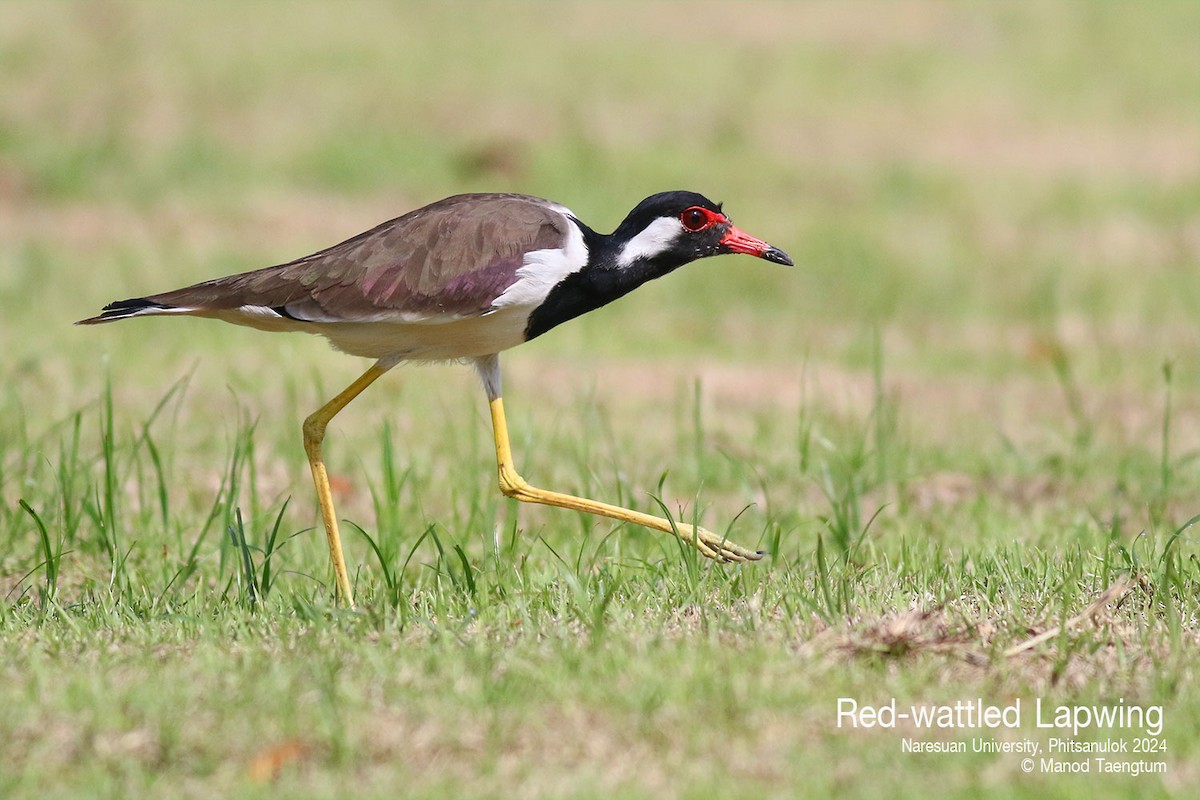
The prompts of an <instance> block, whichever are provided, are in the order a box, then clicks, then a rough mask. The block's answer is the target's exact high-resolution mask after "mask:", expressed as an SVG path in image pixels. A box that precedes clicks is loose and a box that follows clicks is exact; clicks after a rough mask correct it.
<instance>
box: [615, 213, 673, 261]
mask: <svg viewBox="0 0 1200 800" xmlns="http://www.w3.org/2000/svg"><path fill="white" fill-rule="evenodd" d="M682 235H683V223H682V222H680V221H679V220H678V219H677V218H675V217H659V218H658V219H656V220H654V221H653V222H651V223H650V224H649V225H647V226H646V227H645V229H643V230H642V232H641V233H639V234H638V235H637V236H634V237H633V238H632V239H630V240H629V241H628V242H626V243H625V246H624V247H622V248H621V252H620V253H618V254H617V267H619V268H622V269H623V268H625V267H628V266H630V265H631V264H633V263H634V262H635V261H640V260H643V259H653V258H655V257H656V256H659V255H662V254H663V253H665V252H666V251H667V250H670V249H671V246H672V245H673V244H675V241H676V240H677V239H678V238H679V237H680V236H682Z"/></svg>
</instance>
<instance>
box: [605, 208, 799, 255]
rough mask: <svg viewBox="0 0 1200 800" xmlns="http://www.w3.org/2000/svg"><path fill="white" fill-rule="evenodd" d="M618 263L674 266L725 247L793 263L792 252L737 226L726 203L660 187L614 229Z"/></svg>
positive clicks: (724, 249) (715, 253)
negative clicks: (725, 205)
mask: <svg viewBox="0 0 1200 800" xmlns="http://www.w3.org/2000/svg"><path fill="white" fill-rule="evenodd" d="M611 239H612V242H613V244H614V245H615V246H616V250H617V252H616V263H617V266H618V267H628V266H632V265H634V264H637V263H642V264H645V263H651V264H654V265H656V266H657V267H658V268H659V269H660V270H662V271H670V270H672V269H675V268H676V267H679V266H682V265H683V264H686V263H688V262H689V261H695V260H696V259H698V258H704V257H706V256H715V255H720V254H722V253H746V254H748V255H753V256H757V257H758V258H763V259H766V260H767V261H774V262H775V263H777V264H786V265H788V266H791V264H792V260H791V258H789V257H788V255H787V253H785V252H783V251H782V250H780V249H779V248H777V247H772V246H771V245H769V244H767V243H766V242H764V241H762V240H760V239H755V238H754V237H753V236H749V235H747V234H746V233H744V232H742V231H741V230H738V229H737V228H736V227H734V224H733V222H732V221H730V219H729V217H727V216H726V215H725V214H724V212H722V211H721V206H720V204H718V203H714V202H713V201H711V200H709V199H708V198H707V197H705V196H704V195H701V194H696V193H695V192H682V191H677V192H660V193H658V194H655V195H651V196H650V197H647V198H646V199H645V200H643V201H642V202H640V203H638V204H637V207H636V208H634V209H633V211H630V212H629V216H627V217H625V221H624V222H622V223H621V224H620V225H619V226H618V227H617V229H616V230H615V231H613V234H612V237H611Z"/></svg>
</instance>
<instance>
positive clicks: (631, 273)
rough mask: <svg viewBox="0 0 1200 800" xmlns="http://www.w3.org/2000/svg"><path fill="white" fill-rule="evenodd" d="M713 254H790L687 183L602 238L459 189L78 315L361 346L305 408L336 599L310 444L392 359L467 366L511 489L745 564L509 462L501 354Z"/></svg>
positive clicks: (693, 533)
mask: <svg viewBox="0 0 1200 800" xmlns="http://www.w3.org/2000/svg"><path fill="white" fill-rule="evenodd" d="M722 253H746V254H749V255H752V256H757V257H758V258H763V259H766V260H767V261H773V262H775V263H777V264H786V265H788V266H790V265H791V264H792V260H791V259H790V258H789V257H788V255H787V254H786V253H784V252H783V251H782V250H780V249H779V248H777V247H772V246H771V245H769V244H767V243H766V242H764V241H761V240H759V239H755V238H754V237H753V236H749V235H747V234H746V233H743V232H742V231H740V230H738V229H737V228H736V227H734V225H733V223H732V222H731V221H730V220H729V217H727V216H726V215H725V214H724V213H723V212H722V211H721V207H720V206H719V205H717V204H715V203H713V202H712V201H710V200H708V199H707V198H705V197H704V196H702V195H699V194H695V193H693V192H662V193H660V194H656V195H653V196H651V197H648V198H646V199H645V200H643V201H642V202H641V203H638V205H637V207H636V208H634V209H633V211H631V212H630V213H629V216H627V217H626V218H625V221H624V222H622V223H621V224H620V225H619V226H617V229H616V230H615V231H613V233H611V234H608V235H605V234H602V233H597V232H596V231H594V230H592V229H591V228H589V227H588V226H587V225H584V224H583V223H582V222H580V221H579V218H578V217H576V216H575V215H574V214H572V213H571V212H570V211H569V210H568V209H566V208H564V207H563V206H561V205H558V204H557V203H552V202H550V201H548V200H542V199H540V198H537V197H530V196H527V195H519V194H463V195H456V196H454V197H448V198H446V199H445V200H439V201H438V202H436V203H433V204H431V205H427V206H425V207H424V208H419V209H417V210H416V211H412V212H410V213H408V214H405V215H404V216H402V217H398V218H396V219H394V220H391V221H390V222H385V223H383V224H382V225H380V226H378V227H376V228H373V229H372V230H369V231H367V232H366V233H361V234H359V235H358V236H355V237H354V238H352V239H348V240H347V241H345V242H342V243H341V244H338V245H334V246H333V247H330V248H328V249H326V250H322V251H320V252H319V253H314V254H312V255H310V256H305V257H304V258H300V259H297V260H295V261H291V262H288V263H287V264H281V265H279V266H275V267H267V268H265V269H260V270H255V271H253V272H245V273H242V274H240V275H230V276H229V277H226V278H217V279H216V280H211V281H205V282H204V283H198V284H196V285H194V286H188V287H186V288H183V289H176V290H175V291H172V292H163V293H162V294H155V295H150V296H149V297H138V298H134V299H131V300H120V301H118V302H116V303H112V304H110V305H107V306H105V307H104V310H103V313H101V314H100V316H98V317H92V318H91V319H85V320H81V321H80V323H78V324H83V325H91V324H95V323H100V322H113V321H116V320H119V319H128V318H130V317H144V316H155V315H179V316H193V317H212V318H215V319H219V320H224V321H225V322H232V323H236V324H238V325H248V326H250V327H252V328H259V329H261V330H266V331H304V332H306V333H319V334H321V335H323V336H325V337H327V338H328V339H329V340H330V341H331V342H332V343H333V345H334V347H336V348H338V349H339V350H342V351H344V352H346V353H349V354H351V355H356V356H365V357H367V358H373V359H375V363H374V365H373V366H371V368H370V369H368V370H367V371H366V372H365V373H363V374H362V376H361V377H359V378H358V380H356V381H354V383H352V384H350V386H349V387H347V388H346V390H345V391H343V392H342V393H341V394H339V395H338V396H337V397H335V398H333V399H332V400H330V401H329V402H328V403H327V404H325V405H324V406H323V407H321V408H320V409H319V410H318V411H316V412H315V413H314V414H313V415H312V416H310V417H309V418H308V419H306V420H305V421H304V449H305V451H306V452H307V454H308V463H309V465H310V466H311V468H312V475H313V483H314V484H315V486H316V490H317V499H318V501H319V502H320V505H321V516H322V519H323V521H324V523H325V534H326V536H327V537H328V540H329V555H330V559H331V561H332V562H333V572H334V579H335V581H336V586H337V595H338V597H339V598H340V599H341V600H342V601H344V602H346V603H348V604H352V602H353V600H352V596H351V590H350V581H349V578H348V577H347V574H346V562H345V558H344V557H343V555H342V543H341V537H340V536H339V534H338V522H337V517H336V516H335V514H334V509H333V497H332V495H331V493H330V489H329V477H328V475H327V474H326V471H325V464H324V461H323V460H322V456H321V443H322V440H323V439H324V437H325V428H326V426H327V425H328V424H329V421H330V420H331V419H333V417H334V416H335V415H336V414H337V413H338V412H339V411H341V410H342V409H343V408H345V406H346V404H348V403H349V402H350V401H351V400H353V399H354V398H355V397H357V396H358V395H359V393H360V392H362V391H363V390H364V389H366V388H367V387H368V386H370V385H371V384H372V383H374V382H375V380H376V379H378V378H379V376H381V375H383V374H384V373H385V372H387V371H388V370H390V369H391V368H392V367H394V366H396V365H397V364H399V363H400V362H402V361H444V360H468V361H471V362H473V363H474V365H475V368H476V369H477V370H478V371H479V375H480V377H481V378H482V379H483V385H484V388H485V390H486V391H487V396H488V402H489V404H490V407H491V414H492V426H493V429H494V434H495V441H496V463H497V467H498V469H499V474H500V490H501V491H502V492H504V494H506V495H508V496H509V497H515V498H516V499H518V500H524V501H526V502H531V503H543V504H545V505H551V506H560V507H562V508H571V509H575V510H577V511H586V512H588V513H590V514H599V515H602V516H606V517H611V518H613V519H616V520H621V521H623V522H632V523H635V524H638V525H643V526H645V527H647V528H653V529H654V530H658V531H663V532H664V533H671V534H674V535H676V536H679V537H680V538H681V539H683V540H684V541H686V542H688V543H691V544H693V545H694V546H695V547H696V548H698V549H699V550H700V552H701V553H703V554H704V555H706V556H708V557H709V558H714V559H720V560H724V561H747V560H751V561H753V560H757V559H759V558H761V557H762V553H760V552H755V551H753V550H748V549H746V548H744V547H740V546H739V545H736V544H734V543H732V542H729V541H727V540H726V539H724V538H723V537H721V536H718V535H716V534H714V533H712V532H711V531H708V530H705V529H703V528H699V527H693V526H691V525H687V524H683V523H678V522H672V521H670V520H666V519H663V518H660V517H655V516H651V515H649V514H643V513H641V512H638V511H632V510H630V509H626V508H620V507H618V506H612V505H609V504H607V503H601V502H597V501H595V500H588V499H586V498H583V497H574V496H572V495H567V494H560V493H558V492H551V491H546V490H544V489H538V488H536V487H534V486H531V485H529V483H527V482H526V481H525V479H524V478H522V477H521V476H520V474H518V472H517V470H516V467H514V466H513V457H512V451H511V448H510V446H509V437H508V426H507V423H506V422H505V419H504V403H503V401H502V399H501V391H500V360H499V356H498V354H499V353H500V352H501V351H503V350H507V349H508V348H510V347H514V346H516V345H519V344H521V343H522V342H527V341H529V340H530V339H533V338H535V337H538V336H541V335H542V334H543V333H545V332H546V331H548V330H550V329H551V328H553V327H555V326H556V325H559V324H561V323H563V322H566V321H567V320H569V319H573V318H574V317H577V316H579V315H580V314H585V313H587V312H588V311H591V310H593V309H596V308H599V307H600V306H603V305H605V304H606V303H610V302H612V301H613V300H616V299H617V298H618V297H621V296H623V295H625V294H628V293H629V292H631V291H633V290H634V289H636V288H637V287H639V286H641V285H642V284H643V283H645V282H646V281H649V280H653V279H654V278H659V277H662V276H663V275H666V274H667V273H668V272H671V271H672V270H675V269H678V268H679V267H682V266H683V265H684V264H687V263H688V262H690V261H695V260H696V259H698V258H704V257H706V256H715V255H719V254H722Z"/></svg>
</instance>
